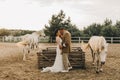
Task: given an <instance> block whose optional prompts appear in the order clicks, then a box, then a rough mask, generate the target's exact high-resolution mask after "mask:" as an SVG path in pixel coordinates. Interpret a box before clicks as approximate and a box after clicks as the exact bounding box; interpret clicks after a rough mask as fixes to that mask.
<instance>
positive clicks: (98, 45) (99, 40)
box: [82, 36, 108, 73]
mask: <svg viewBox="0 0 120 80" xmlns="http://www.w3.org/2000/svg"><path fill="white" fill-rule="evenodd" d="M82 47H83V46H82ZM107 47H108V44H107V42H106V40H105V38H104V37H103V36H93V37H91V38H90V40H89V41H88V44H87V45H86V46H85V47H84V48H82V49H83V51H85V49H87V48H90V50H91V53H92V59H93V64H96V73H99V72H100V71H103V69H102V66H103V65H104V64H105V60H106V55H107Z"/></svg>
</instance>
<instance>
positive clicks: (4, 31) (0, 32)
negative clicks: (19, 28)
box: [0, 29, 10, 36]
mask: <svg viewBox="0 0 120 80" xmlns="http://www.w3.org/2000/svg"><path fill="white" fill-rule="evenodd" d="M9 34H10V32H9V30H7V29H0V36H8V35H9Z"/></svg>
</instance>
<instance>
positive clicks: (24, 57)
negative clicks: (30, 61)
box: [23, 49, 26, 61]
mask: <svg viewBox="0 0 120 80" xmlns="http://www.w3.org/2000/svg"><path fill="white" fill-rule="evenodd" d="M23 61H26V51H25V49H23Z"/></svg>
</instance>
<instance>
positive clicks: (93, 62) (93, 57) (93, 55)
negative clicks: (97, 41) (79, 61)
mask: <svg viewBox="0 0 120 80" xmlns="http://www.w3.org/2000/svg"><path fill="white" fill-rule="evenodd" d="M90 50H91V54H92V60H93V61H92V64H93V65H95V54H94V53H93V50H92V48H91V47H90Z"/></svg>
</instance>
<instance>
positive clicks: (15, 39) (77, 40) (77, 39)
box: [0, 36, 120, 43]
mask: <svg viewBox="0 0 120 80" xmlns="http://www.w3.org/2000/svg"><path fill="white" fill-rule="evenodd" d="M89 39H90V37H72V42H73V43H81V41H84V42H88V40H89ZM105 39H106V41H107V42H108V43H120V37H105ZM19 41H21V39H20V37H13V38H12V39H8V40H6V39H5V36H0V42H19ZM39 42H40V43H48V42H50V43H53V42H55V38H49V37H45V38H39Z"/></svg>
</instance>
